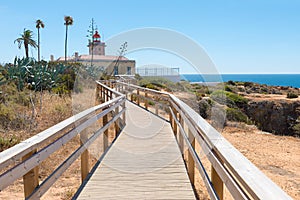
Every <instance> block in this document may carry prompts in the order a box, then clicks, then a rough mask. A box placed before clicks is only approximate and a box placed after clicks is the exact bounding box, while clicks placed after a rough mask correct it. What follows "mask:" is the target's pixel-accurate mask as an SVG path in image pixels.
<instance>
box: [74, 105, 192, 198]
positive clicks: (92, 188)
mask: <svg viewBox="0 0 300 200" xmlns="http://www.w3.org/2000/svg"><path fill="white" fill-rule="evenodd" d="M126 104H127V116H126V119H127V126H126V127H125V128H124V129H123V131H122V133H121V134H120V136H119V138H118V140H116V142H115V143H114V144H113V146H112V147H111V148H110V150H109V151H108V152H107V154H106V156H105V157H104V159H103V161H102V163H101V164H100V165H99V167H98V168H97V169H96V171H95V172H94V173H93V175H92V176H91V178H90V180H89V181H88V182H87V184H86V185H85V187H84V188H83V190H82V191H81V193H80V194H79V196H78V199H145V198H147V199H148V198H149V199H195V195H194V192H193V189H192V187H191V184H190V181H189V178H188V175H187V172H186V169H185V165H184V162H183V159H182V156H181V153H180V150H179V147H178V145H177V142H176V140H175V137H174V135H173V134H172V129H171V127H170V125H169V124H168V123H167V122H166V121H164V120H162V119H160V118H158V117H156V116H155V115H153V114H151V113H149V112H147V111H145V110H144V109H141V108H139V107H138V106H136V105H134V104H132V103H128V102H126ZM149 122H152V123H150V124H149ZM151 124H152V125H154V126H159V127H156V128H155V127H153V126H151Z"/></svg>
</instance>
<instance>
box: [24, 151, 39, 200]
mask: <svg viewBox="0 0 300 200" xmlns="http://www.w3.org/2000/svg"><path fill="white" fill-rule="evenodd" d="M35 153H36V150H34V151H32V152H30V153H29V154H27V155H25V156H24V157H23V160H27V159H28V158H29V157H31V156H32V155H33V154H35ZM23 182H24V195H25V198H27V197H29V195H30V194H31V193H32V192H33V191H34V189H35V188H36V187H37V186H38V185H39V168H38V167H35V168H33V169H31V170H30V171H29V172H27V173H26V174H25V175H24V176H23Z"/></svg>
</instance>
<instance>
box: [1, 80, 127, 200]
mask: <svg viewBox="0 0 300 200" xmlns="http://www.w3.org/2000/svg"><path fill="white" fill-rule="evenodd" d="M99 89H101V90H102V91H104V92H105V93H106V95H108V94H109V97H108V96H106V98H105V99H106V100H108V101H106V102H104V103H102V104H100V105H97V106H94V107H92V108H89V109H87V110H85V111H83V112H81V113H79V114H77V115H74V116H72V117H70V118H68V119H66V120H64V121H62V122H60V123H58V124H56V125H54V126H52V127H50V128H48V129H47V130H45V131H42V132H41V133H39V134H37V135H35V136H33V137H31V138H29V139H27V140H25V141H23V142H21V143H19V144H17V145H15V146H13V147H11V148H9V149H7V150H5V151H3V152H1V153H0V169H1V171H3V170H4V169H5V170H6V171H4V172H3V173H2V174H0V191H2V190H3V189H5V188H6V187H7V186H9V185H10V184H12V183H13V182H14V181H16V180H17V179H19V178H20V177H22V176H23V178H24V191H25V198H26V199H39V198H40V197H41V196H42V195H43V194H44V193H45V192H46V191H47V190H48V189H49V188H50V187H51V186H52V185H53V184H54V182H55V181H56V180H57V179H58V178H59V177H60V176H61V175H62V173H63V172H64V171H65V170H67V169H68V168H69V166H70V165H71V164H72V163H73V162H74V161H75V160H76V159H77V158H78V157H79V156H80V155H81V156H82V159H83V157H86V158H84V160H86V161H87V160H88V154H83V152H87V148H88V147H89V146H90V145H91V144H92V143H93V142H94V141H95V140H96V139H97V138H98V137H99V136H100V135H101V134H102V133H103V132H105V131H107V130H108V128H109V127H110V126H112V125H115V126H120V124H124V125H125V115H124V113H125V110H126V108H125V100H126V99H125V96H124V95H123V94H121V93H119V92H117V91H114V90H113V89H111V88H109V87H107V86H105V85H104V84H102V83H100V82H97V92H99ZM97 95H98V93H97ZM119 108H121V109H119ZM115 110H117V111H118V112H117V113H116V112H115ZM109 113H112V114H111V115H112V119H110V120H109V121H107V122H106V123H103V126H102V127H100V128H99V129H98V130H97V131H96V132H95V133H93V134H92V135H91V136H90V137H89V138H87V140H86V141H83V142H81V145H80V147H79V148H77V149H76V150H75V151H74V152H73V153H72V154H71V156H69V157H68V158H67V159H66V160H65V161H64V162H63V163H61V165H60V166H59V167H58V168H56V169H55V170H54V172H53V173H52V174H51V175H50V176H48V177H47V178H46V179H45V180H44V181H43V182H42V183H41V184H40V185H39V181H38V174H37V173H38V170H36V169H37V167H38V166H39V165H40V164H41V163H42V162H43V161H44V160H45V159H47V158H48V157H49V156H50V155H52V154H53V153H54V152H56V151H57V150H58V149H60V148H61V147H62V146H64V145H67V143H68V142H69V141H70V140H71V139H73V138H74V137H75V136H77V135H78V134H81V132H82V131H83V130H84V129H86V128H87V127H89V126H90V125H92V124H94V123H95V122H97V121H98V120H99V119H101V118H103V117H106V118H107V116H108V114H109ZM121 117H122V118H121ZM117 121H119V122H121V121H122V123H117ZM121 128H123V127H116V128H115V129H116V130H120V129H121ZM115 137H117V134H116V135H115ZM107 139H108V138H107V137H105V139H104V140H107ZM21 159H22V161H19V160H21ZM17 161H19V162H17ZM87 166H88V165H87ZM82 170H88V171H87V172H84V173H83V172H82V175H83V174H85V175H84V176H86V173H89V169H82ZM84 178H85V177H84ZM84 178H83V179H84Z"/></svg>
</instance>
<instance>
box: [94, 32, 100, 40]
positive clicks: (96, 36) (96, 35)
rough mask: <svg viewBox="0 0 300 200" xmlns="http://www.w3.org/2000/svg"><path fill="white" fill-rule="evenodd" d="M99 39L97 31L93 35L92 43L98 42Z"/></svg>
mask: <svg viewBox="0 0 300 200" xmlns="http://www.w3.org/2000/svg"><path fill="white" fill-rule="evenodd" d="M100 38H101V36H100V35H99V33H98V31H96V32H95V34H94V35H93V41H94V42H99V41H100Z"/></svg>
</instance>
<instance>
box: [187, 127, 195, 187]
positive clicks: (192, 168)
mask: <svg viewBox="0 0 300 200" xmlns="http://www.w3.org/2000/svg"><path fill="white" fill-rule="evenodd" d="M188 134H189V141H190V143H191V145H192V147H193V149H194V150H195V137H194V135H193V133H192V132H191V131H190V129H189V133H188ZM195 151H196V150H195ZM187 165H188V166H187V167H188V174H189V178H190V181H191V183H192V185H194V183H195V161H194V159H193V156H192V154H191V153H190V151H188V163H187Z"/></svg>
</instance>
